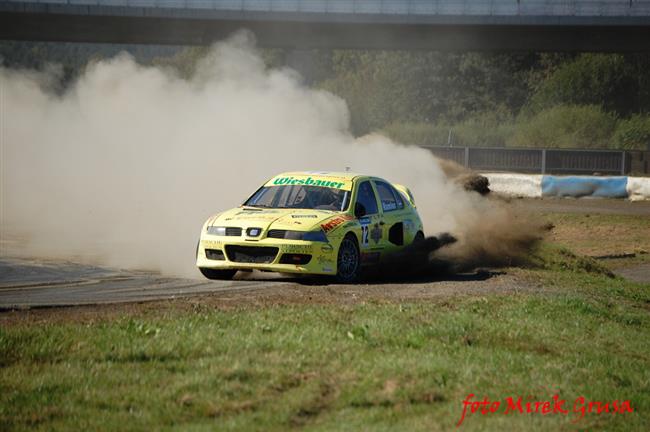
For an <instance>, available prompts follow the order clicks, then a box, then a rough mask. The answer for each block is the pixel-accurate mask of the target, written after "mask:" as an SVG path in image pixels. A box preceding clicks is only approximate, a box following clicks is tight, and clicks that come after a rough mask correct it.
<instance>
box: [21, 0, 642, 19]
mask: <svg viewBox="0 0 650 432" xmlns="http://www.w3.org/2000/svg"><path fill="white" fill-rule="evenodd" d="M9 1H12V2H22V3H44V4H58V5H74V6H83V5H94V6H118V7H147V8H177V9H211V10H231V11H251V12H304V13H338V14H379V15H461V16H471V15H477V16H485V15H488V16H516V15H528V16H537V15H540V16H605V17H607V16H612V17H615V16H648V15H650V0H631V1H630V0H599V1H594V0H519V1H517V0H438V1H431V0H9Z"/></svg>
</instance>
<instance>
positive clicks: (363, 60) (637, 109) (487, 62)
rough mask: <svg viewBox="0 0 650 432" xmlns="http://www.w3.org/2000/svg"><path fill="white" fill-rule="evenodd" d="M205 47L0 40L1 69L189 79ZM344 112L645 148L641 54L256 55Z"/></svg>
mask: <svg viewBox="0 0 650 432" xmlns="http://www.w3.org/2000/svg"><path fill="white" fill-rule="evenodd" d="M206 50H207V48H205V47H168V46H142V45H140V46H134V45H118V46H116V45H100V44H70V43H67V44H56V43H26V42H0V59H1V61H2V63H3V64H4V65H6V66H11V67H29V68H35V67H36V68H39V67H44V65H46V64H49V63H57V64H59V65H60V66H59V67H60V68H61V70H62V82H63V83H66V82H69V81H70V80H74V78H75V77H76V76H77V75H78V73H79V72H80V71H81V70H83V68H84V66H85V65H86V64H87V62H88V61H92V60H93V59H99V58H104V57H110V56H113V55H115V54H116V53H118V52H120V51H128V52H130V53H131V54H132V55H133V56H135V57H136V59H137V60H138V61H139V62H141V63H144V64H155V65H161V66H165V67H169V68H173V69H175V70H176V71H177V73H179V74H181V75H185V76H189V75H191V74H192V73H193V70H194V67H195V65H196V63H197V61H198V60H199V59H200V58H201V57H202V56H203V55H204V54H205V52H206ZM263 56H264V58H265V60H266V62H267V64H268V65H269V67H285V66H289V67H291V68H294V69H296V70H297V71H298V72H300V74H301V75H302V76H303V78H304V80H305V81H306V83H307V84H308V85H311V86H314V87H317V88H321V89H325V90H328V91H331V92H333V93H335V94H337V95H339V96H340V97H342V98H343V99H345V100H346V101H347V103H348V106H349V108H350V115H351V128H352V132H353V133H354V134H355V135H364V134H366V133H369V132H374V131H381V132H383V133H385V134H387V135H389V136H390V137H392V138H394V139H396V140H398V141H400V142H404V143H409V144H418V145H455V146H490V147H503V146H508V147H564V148H617V149H649V148H650V55H648V54H617V53H607V54H602V53H535V52H531V53H486V52H462V53H461V52H426V51H360V50H301V51H294V50H279V49H268V50H263Z"/></svg>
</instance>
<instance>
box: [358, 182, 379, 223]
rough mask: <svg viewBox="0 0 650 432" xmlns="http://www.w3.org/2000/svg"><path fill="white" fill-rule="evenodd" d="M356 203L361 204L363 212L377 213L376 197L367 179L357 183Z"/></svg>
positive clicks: (368, 213)
mask: <svg viewBox="0 0 650 432" xmlns="http://www.w3.org/2000/svg"><path fill="white" fill-rule="evenodd" d="M357 205H362V206H363V209H364V213H365V214H367V215H372V214H375V213H377V197H376V195H375V191H373V190H372V185H371V184H370V182H369V181H364V182H363V183H361V184H360V185H359V191H358V192H357Z"/></svg>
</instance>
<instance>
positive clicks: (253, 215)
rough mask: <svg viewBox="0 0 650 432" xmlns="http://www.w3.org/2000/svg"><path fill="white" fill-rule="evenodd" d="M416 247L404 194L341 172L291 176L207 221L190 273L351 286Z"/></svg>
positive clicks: (418, 231) (415, 223)
mask: <svg viewBox="0 0 650 432" xmlns="http://www.w3.org/2000/svg"><path fill="white" fill-rule="evenodd" d="M419 239H424V233H423V229H422V221H421V220H420V217H419V216H418V213H417V211H416V208H415V202H414V200H413V195H412V194H411V192H410V191H409V190H408V189H407V188H406V187H404V186H400V185H397V184H396V185H392V184H390V183H388V182H387V181H385V180H382V179H380V178H376V177H370V176H365V175H359V174H353V173H348V172H346V173H334V172H290V173H284V174H280V175H278V176H276V177H274V178H272V179H271V180H269V181H268V182H267V183H266V184H265V185H264V186H262V187H261V188H260V189H258V190H257V192H255V193H254V194H253V195H252V196H251V197H250V198H249V199H248V200H246V202H245V203H244V204H243V205H241V206H240V207H237V208H234V209H232V210H228V211H225V212H223V213H219V214H216V215H214V216H212V217H211V218H209V219H208V220H207V221H206V222H205V224H204V225H203V229H202V230H201V238H200V240H199V245H198V249H197V257H196V265H197V266H198V268H199V270H200V271H201V273H202V274H203V275H204V276H205V277H207V278H208V279H230V278H232V277H233V276H234V275H235V273H236V272H237V270H251V269H257V270H263V271H274V272H281V273H303V274H324V275H333V276H336V278H337V279H338V280H339V281H340V282H354V281H356V280H358V279H359V277H360V274H361V267H362V266H364V265H370V264H377V263H379V262H381V260H382V258H385V257H386V256H387V255H388V254H390V253H391V252H395V251H397V250H399V249H400V248H403V247H404V246H406V245H409V244H411V243H413V242H414V241H417V240H419Z"/></svg>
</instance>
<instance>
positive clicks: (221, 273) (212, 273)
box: [199, 267, 237, 280]
mask: <svg viewBox="0 0 650 432" xmlns="http://www.w3.org/2000/svg"><path fill="white" fill-rule="evenodd" d="M199 271H200V272H201V274H202V275H203V276H205V277H206V278H208V279H211V280H230V279H232V278H233V276H235V273H237V270H228V269H226V270H218V269H211V268H203V267H199Z"/></svg>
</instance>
